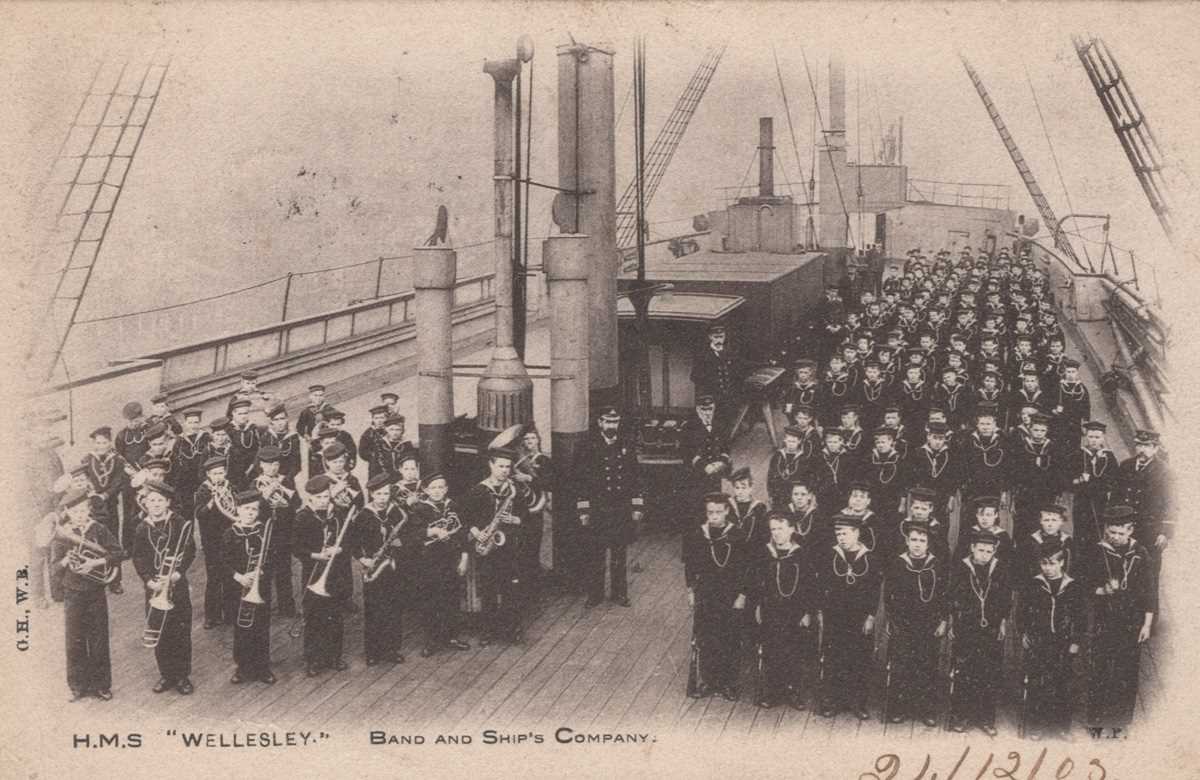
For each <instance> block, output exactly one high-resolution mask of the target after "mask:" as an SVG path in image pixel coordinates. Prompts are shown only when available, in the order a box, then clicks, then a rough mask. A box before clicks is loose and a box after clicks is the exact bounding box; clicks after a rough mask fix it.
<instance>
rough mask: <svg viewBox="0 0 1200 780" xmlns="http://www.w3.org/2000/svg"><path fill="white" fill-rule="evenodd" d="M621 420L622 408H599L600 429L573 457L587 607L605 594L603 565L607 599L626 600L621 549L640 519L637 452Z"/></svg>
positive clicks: (640, 505)
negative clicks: (609, 587)
mask: <svg viewBox="0 0 1200 780" xmlns="http://www.w3.org/2000/svg"><path fill="white" fill-rule="evenodd" d="M620 424H621V413H620V412H618V411H617V410H616V409H615V408H613V407H609V408H607V409H605V410H604V411H603V412H601V414H600V418H599V420H598V428H599V431H598V432H597V433H594V434H593V435H592V436H591V437H590V438H589V440H588V442H587V445H586V446H585V448H584V450H583V452H581V453H580V455H579V460H578V464H579V466H578V468H579V471H578V473H579V493H578V499H577V503H576V509H577V511H578V512H579V521H580V523H581V524H582V525H583V528H584V531H583V539H582V541H583V543H584V545H586V550H587V552H586V554H585V558H584V560H585V563H584V566H585V571H586V572H587V575H586V579H587V593H588V597H587V601H586V602H585V603H586V606H589V607H593V606H596V605H597V604H599V603H600V602H601V601H602V600H603V599H604V574H605V570H606V569H607V570H608V574H609V578H610V580H611V582H612V592H611V593H612V595H611V596H610V598H611V599H612V601H613V602H614V603H617V604H620V605H621V606H624V607H628V606H629V604H630V601H629V589H628V585H627V575H626V566H625V551H626V548H627V546H628V545H629V544H630V543H632V542H633V540H634V535H635V533H636V530H637V524H638V523H639V522H640V521H641V519H642V506H643V495H642V482H641V474H640V471H641V468H640V466H639V465H638V461H637V452H636V451H635V450H634V448H633V446H632V445H631V444H630V443H629V442H628V441H626V440H625V439H624V438H622V437H621V435H620ZM606 554H607V556H608V562H607V566H606V560H605V556H606Z"/></svg>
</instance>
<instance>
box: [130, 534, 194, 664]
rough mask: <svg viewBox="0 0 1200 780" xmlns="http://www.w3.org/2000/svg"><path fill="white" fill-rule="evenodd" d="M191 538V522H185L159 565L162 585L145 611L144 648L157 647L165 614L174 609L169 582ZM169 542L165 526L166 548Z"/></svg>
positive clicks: (159, 576)
mask: <svg viewBox="0 0 1200 780" xmlns="http://www.w3.org/2000/svg"><path fill="white" fill-rule="evenodd" d="M191 536H192V521H191V520H187V521H185V522H184V524H183V528H182V530H181V531H180V533H179V539H178V540H177V541H176V542H175V548H174V550H173V552H171V553H170V554H169V555H167V554H164V555H163V557H162V561H161V562H160V563H159V566H158V575H157V577H156V579H159V580H161V581H162V583H163V585H162V588H161V589H159V591H158V593H155V594H154V595H153V596H152V597H151V598H150V604H149V606H148V608H147V610H146V628H145V629H143V631H142V645H143V646H145V647H151V648H153V647H158V640H159V639H160V638H162V632H163V626H165V625H166V623H167V613H168V612H170V611H171V610H172V609H174V608H175V604H174V602H172V601H171V586H172V585H173V583H172V581H171V580H172V579H173V578H174V576H175V570H176V569H177V568H178V567H179V559H180V558H181V557H183V547H184V545H185V544H187V540H188V539H190V538H191ZM170 540H171V528H170V526H167V542H168V545H167V546H168V548H169V543H170Z"/></svg>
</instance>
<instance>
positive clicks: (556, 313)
mask: <svg viewBox="0 0 1200 780" xmlns="http://www.w3.org/2000/svg"><path fill="white" fill-rule="evenodd" d="M542 264H543V266H544V267H545V269H546V283H547V287H548V289H549V291H548V295H549V298H550V446H551V450H552V451H553V452H554V473H555V474H557V475H559V477H560V479H559V480H558V482H557V484H556V485H555V486H554V500H555V501H556V502H557V506H559V507H560V508H561V509H560V511H559V512H558V515H557V516H558V517H565V516H567V515H568V514H569V512H570V508H571V507H574V506H575V498H576V496H577V493H576V486H575V481H576V480H575V479H573V477H574V476H575V475H576V474H577V473H578V472H577V470H576V458H577V454H578V452H579V450H580V448H581V447H582V446H583V442H584V439H586V438H587V433H588V398H589V395H588V349H589V347H588V341H589V338H588V330H589V328H588V316H589V314H588V273H589V266H590V265H591V262H590V255H589V253H588V237H587V236H585V235H580V234H578V233H576V234H562V235H558V236H551V237H550V238H548V239H546V240H545V241H544V242H543V243H542ZM575 533H576V532H575V526H574V524H573V523H571V522H562V523H559V522H555V525H554V568H555V570H557V571H567V572H577V571H579V564H580V561H579V560H577V558H578V555H577V553H576V552H575V551H577V550H578V549H579V544H578V543H577V539H576V536H575Z"/></svg>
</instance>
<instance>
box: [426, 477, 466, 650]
mask: <svg viewBox="0 0 1200 780" xmlns="http://www.w3.org/2000/svg"><path fill="white" fill-rule="evenodd" d="M448 487H449V486H448V483H447V482H446V477H445V476H444V475H442V474H433V475H431V476H430V477H428V478H427V479H426V480H425V498H423V499H421V501H420V502H418V503H417V505H416V506H415V507H414V508H413V518H412V521H413V522H415V523H416V526H417V530H418V535H419V536H420V537H422V538H423V540H424V549H423V551H422V555H421V566H420V580H419V581H420V583H421V588H420V601H421V603H420V605H419V606H420V609H421V615H422V618H423V622H424V624H425V647H424V648H423V649H422V650H421V657H422V658H428V657H429V656H431V655H433V654H434V653H436V652H437V651H438V650H441V649H442V648H444V647H450V648H453V649H454V650H470V649H471V645H470V644H469V643H467V642H464V641H463V640H461V639H459V638H458V624H459V597H458V594H459V581H460V580H461V579H462V578H463V577H464V576H465V575H466V573H467V560H468V548H469V544H468V542H469V540H468V538H467V532H466V530H464V528H463V525H462V523H463V518H461V517H460V516H459V514H458V505H457V504H456V503H455V502H454V499H452V498H448V497H447V495H446V493H447V491H448Z"/></svg>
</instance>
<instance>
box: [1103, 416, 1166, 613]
mask: <svg viewBox="0 0 1200 780" xmlns="http://www.w3.org/2000/svg"><path fill="white" fill-rule="evenodd" d="M1159 444H1160V438H1159V435H1158V433H1157V432H1155V431H1147V430H1138V431H1137V432H1136V433H1135V434H1134V440H1133V447H1134V450H1135V454H1134V456H1133V457H1132V458H1128V459H1127V460H1125V461H1124V462H1123V463H1121V468H1120V474H1119V476H1118V477H1117V492H1118V493H1119V494H1120V496H1121V498H1120V502H1121V503H1122V504H1123V505H1125V506H1127V507H1130V508H1131V509H1133V513H1134V518H1135V522H1136V529H1137V537H1138V541H1139V542H1141V543H1142V544H1144V545H1145V546H1146V549H1147V550H1148V551H1149V553H1150V559H1151V561H1152V562H1153V568H1154V586H1153V589H1152V594H1153V596H1154V605H1155V607H1156V611H1157V605H1158V573H1159V570H1160V569H1161V567H1162V554H1163V551H1164V550H1165V549H1166V548H1167V544H1168V542H1169V541H1170V539H1171V536H1172V535H1173V533H1174V529H1175V516H1174V513H1173V511H1172V506H1171V470H1170V467H1169V466H1168V465H1167V463H1166V461H1164V460H1163V458H1162V456H1161V455H1160V454H1159V452H1158V449H1159Z"/></svg>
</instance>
